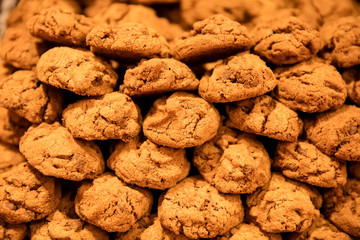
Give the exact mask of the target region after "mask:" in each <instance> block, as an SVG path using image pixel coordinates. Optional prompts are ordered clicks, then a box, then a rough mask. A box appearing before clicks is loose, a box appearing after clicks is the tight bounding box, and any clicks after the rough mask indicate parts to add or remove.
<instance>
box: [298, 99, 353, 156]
mask: <svg viewBox="0 0 360 240" xmlns="http://www.w3.org/2000/svg"><path fill="white" fill-rule="evenodd" d="M304 128H305V131H306V134H307V137H308V139H309V140H310V142H312V143H313V144H314V145H315V146H316V147H317V148H318V149H320V151H322V152H323V153H325V154H327V155H329V156H335V157H337V158H339V159H342V160H347V161H360V108H358V107H355V106H353V105H343V106H342V107H341V108H338V109H336V110H332V111H327V112H324V113H320V114H317V115H316V116H315V117H314V118H309V119H307V120H306V121H305V127H304Z"/></svg>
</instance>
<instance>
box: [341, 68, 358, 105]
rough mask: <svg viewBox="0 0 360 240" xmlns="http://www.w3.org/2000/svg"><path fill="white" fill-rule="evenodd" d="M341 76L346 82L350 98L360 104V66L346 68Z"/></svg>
mask: <svg viewBox="0 0 360 240" xmlns="http://www.w3.org/2000/svg"><path fill="white" fill-rule="evenodd" d="M341 76H342V78H343V79H344V81H345V83H346V90H347V97H348V99H349V100H350V101H352V102H353V103H355V104H356V105H357V106H360V67H354V68H349V69H346V70H345V71H344V72H343V73H342V74H341Z"/></svg>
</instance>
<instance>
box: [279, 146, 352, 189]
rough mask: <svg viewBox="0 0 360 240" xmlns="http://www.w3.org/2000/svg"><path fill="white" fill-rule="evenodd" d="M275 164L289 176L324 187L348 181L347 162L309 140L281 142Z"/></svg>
mask: <svg viewBox="0 0 360 240" xmlns="http://www.w3.org/2000/svg"><path fill="white" fill-rule="evenodd" d="M273 166H274V167H276V168H278V169H280V170H281V172H282V173H283V174H284V175H285V176H286V177H288V178H291V179H295V180H298V181H300V182H305V183H308V184H311V185H315V186H318V187H323V188H333V187H338V186H342V185H344V184H345V183H346V178H347V172H346V163H345V162H343V161H340V160H338V159H336V158H334V157H329V156H327V155H325V154H324V153H322V152H321V151H320V150H319V149H317V148H316V146H315V145H313V144H311V143H309V142H307V141H297V142H292V143H289V142H279V143H278V145H277V147H276V152H275V157H274V158H273Z"/></svg>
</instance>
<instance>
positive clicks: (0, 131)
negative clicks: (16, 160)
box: [0, 107, 31, 145]
mask: <svg viewBox="0 0 360 240" xmlns="http://www.w3.org/2000/svg"><path fill="white" fill-rule="evenodd" d="M30 125H31V124H30V123H29V121H27V120H26V119H25V118H22V117H20V116H19V115H17V114H16V113H14V112H13V111H11V110H8V109H6V108H3V107H0V141H2V142H4V143H8V144H11V145H19V141H20V138H21V136H22V135H24V133H25V132H26V130H27V129H28V127H29V126H30Z"/></svg>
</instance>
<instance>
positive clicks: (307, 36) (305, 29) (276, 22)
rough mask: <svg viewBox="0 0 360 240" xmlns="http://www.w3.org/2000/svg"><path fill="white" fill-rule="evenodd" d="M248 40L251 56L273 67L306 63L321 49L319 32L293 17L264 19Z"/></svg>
mask: <svg viewBox="0 0 360 240" xmlns="http://www.w3.org/2000/svg"><path fill="white" fill-rule="evenodd" d="M252 38H253V40H254V43H255V44H254V47H253V51H254V53H255V54H256V55H259V56H260V57H261V58H263V59H264V60H265V61H266V62H269V63H272V64H276V65H286V64H294V63H298V62H301V61H304V60H307V59H309V58H311V57H312V56H313V55H314V54H316V53H317V52H318V51H319V50H320V48H321V41H320V37H319V32H318V31H316V30H314V29H312V28H311V27H310V26H309V25H308V24H307V23H305V22H304V21H302V20H300V19H299V18H296V17H288V18H285V19H284V18H279V17H274V16H271V17H269V18H265V19H263V21H259V22H258V23H257V25H256V26H255V27H254V28H253V29H252Z"/></svg>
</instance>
